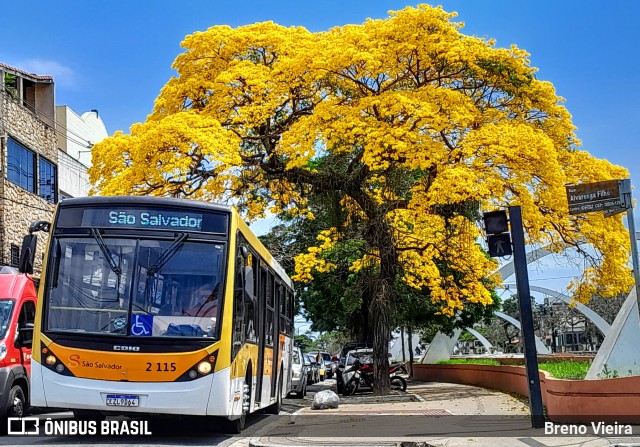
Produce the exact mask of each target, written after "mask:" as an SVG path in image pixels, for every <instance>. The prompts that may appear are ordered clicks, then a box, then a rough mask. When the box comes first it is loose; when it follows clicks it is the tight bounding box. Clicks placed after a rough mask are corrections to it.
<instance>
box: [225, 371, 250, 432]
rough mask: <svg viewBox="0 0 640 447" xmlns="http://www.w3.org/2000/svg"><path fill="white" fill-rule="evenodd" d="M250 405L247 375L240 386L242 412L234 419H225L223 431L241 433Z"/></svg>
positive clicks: (248, 378)
mask: <svg viewBox="0 0 640 447" xmlns="http://www.w3.org/2000/svg"><path fill="white" fill-rule="evenodd" d="M250 407H251V375H247V377H246V378H245V381H244V385H243V386H242V414H241V415H240V416H239V417H237V418H236V419H225V420H224V424H223V428H224V432H225V433H229V434H231V435H237V434H240V433H242V430H244V427H245V425H246V424H247V413H248V412H249V408H250Z"/></svg>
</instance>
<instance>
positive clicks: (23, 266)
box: [18, 234, 38, 274]
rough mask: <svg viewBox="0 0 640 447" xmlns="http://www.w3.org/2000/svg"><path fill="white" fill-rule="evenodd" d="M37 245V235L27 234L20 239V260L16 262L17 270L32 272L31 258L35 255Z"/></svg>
mask: <svg viewBox="0 0 640 447" xmlns="http://www.w3.org/2000/svg"><path fill="white" fill-rule="evenodd" d="M37 245H38V236H36V235H35V234H29V235H27V236H25V237H24V239H22V249H21V250H20V261H19V263H18V271H19V272H20V273H29V274H32V273H33V260H34V259H35V256H36V246H37Z"/></svg>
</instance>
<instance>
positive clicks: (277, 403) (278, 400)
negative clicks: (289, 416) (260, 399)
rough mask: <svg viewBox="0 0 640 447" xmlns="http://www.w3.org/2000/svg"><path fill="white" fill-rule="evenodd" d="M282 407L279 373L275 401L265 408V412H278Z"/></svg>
mask: <svg viewBox="0 0 640 447" xmlns="http://www.w3.org/2000/svg"><path fill="white" fill-rule="evenodd" d="M281 409H282V374H280V380H279V381H278V389H277V391H276V401H275V402H274V403H272V404H271V405H269V406H268V407H267V408H265V413H267V414H280V410H281Z"/></svg>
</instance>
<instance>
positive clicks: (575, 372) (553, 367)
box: [438, 359, 590, 380]
mask: <svg viewBox="0 0 640 447" xmlns="http://www.w3.org/2000/svg"><path fill="white" fill-rule="evenodd" d="M438 364H443V365H452V364H463V365H464V364H470V365H500V362H499V361H498V360H494V359H452V360H443V361H440V362H438ZM589 366H590V364H589V363H587V362H569V361H561V362H541V363H538V369H541V370H543V371H547V372H548V373H549V374H551V376H552V377H555V378H556V379H574V380H579V379H584V378H585V376H586V375H587V371H588V370H589Z"/></svg>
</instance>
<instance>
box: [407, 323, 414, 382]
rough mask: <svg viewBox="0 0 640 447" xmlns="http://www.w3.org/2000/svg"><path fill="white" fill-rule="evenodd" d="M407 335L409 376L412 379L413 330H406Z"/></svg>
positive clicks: (409, 328)
mask: <svg viewBox="0 0 640 447" xmlns="http://www.w3.org/2000/svg"><path fill="white" fill-rule="evenodd" d="M407 334H408V335H409V376H410V377H413V330H411V326H409V327H408V328H407Z"/></svg>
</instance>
